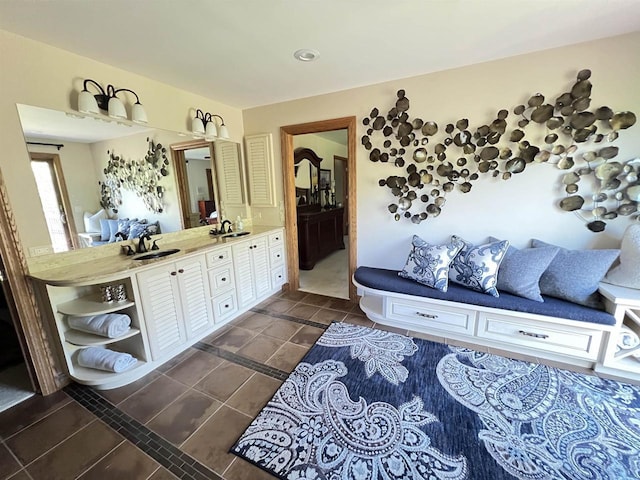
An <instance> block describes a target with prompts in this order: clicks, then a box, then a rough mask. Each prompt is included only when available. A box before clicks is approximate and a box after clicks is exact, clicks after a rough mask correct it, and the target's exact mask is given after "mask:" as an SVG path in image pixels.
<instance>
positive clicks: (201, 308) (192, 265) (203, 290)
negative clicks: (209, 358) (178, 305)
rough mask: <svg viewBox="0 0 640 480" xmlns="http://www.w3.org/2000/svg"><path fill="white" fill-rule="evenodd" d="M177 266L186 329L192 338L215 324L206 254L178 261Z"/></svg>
mask: <svg viewBox="0 0 640 480" xmlns="http://www.w3.org/2000/svg"><path fill="white" fill-rule="evenodd" d="M176 268H177V272H178V275H177V278H178V286H179V289H180V298H181V300H182V311H183V314H184V324H185V330H186V334H187V338H188V339H191V338H193V337H195V336H197V335H198V334H200V333H202V332H203V331H205V330H207V329H209V328H211V327H212V326H213V315H212V312H211V303H210V300H209V299H210V297H211V293H210V291H209V282H208V278H207V268H206V260H205V256H204V255H198V256H196V257H191V258H187V259H184V260H180V261H177V262H176Z"/></svg>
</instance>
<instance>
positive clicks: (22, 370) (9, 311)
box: [0, 258, 35, 412]
mask: <svg viewBox="0 0 640 480" xmlns="http://www.w3.org/2000/svg"><path fill="white" fill-rule="evenodd" d="M0 283H1V288H0V412H2V411H4V410H7V409H8V408H11V407H12V406H14V405H17V404H18V403H20V402H22V401H23V400H26V399H27V398H29V397H31V396H32V395H33V394H34V393H35V392H34V388H33V384H32V381H31V377H30V374H29V370H28V367H27V362H26V360H25V356H24V354H23V349H24V345H23V344H22V341H21V339H20V337H19V334H18V328H17V325H18V323H17V318H18V314H17V311H16V307H15V303H14V300H13V295H12V293H11V288H10V286H9V283H8V282H7V280H6V274H5V269H4V264H3V263H2V258H0Z"/></svg>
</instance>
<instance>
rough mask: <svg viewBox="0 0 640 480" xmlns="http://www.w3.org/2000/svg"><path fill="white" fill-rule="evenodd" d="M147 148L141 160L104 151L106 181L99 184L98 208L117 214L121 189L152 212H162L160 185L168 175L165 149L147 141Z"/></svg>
mask: <svg viewBox="0 0 640 480" xmlns="http://www.w3.org/2000/svg"><path fill="white" fill-rule="evenodd" d="M147 142H148V144H149V148H148V150H147V154H146V155H145V157H144V159H143V160H125V159H124V158H122V157H120V156H118V155H116V154H115V153H114V152H112V151H111V152H110V151H107V153H108V154H109V160H108V162H107V166H106V167H105V169H104V170H103V172H104V175H105V180H104V181H103V182H98V184H99V185H100V195H101V200H100V205H101V206H102V208H104V209H111V210H113V213H118V208H119V206H120V205H122V192H121V189H122V188H124V189H127V190H131V191H133V192H135V193H136V194H137V195H138V196H139V197H140V198H142V199H143V200H144V204H145V206H146V207H147V208H148V209H149V210H150V211H152V212H154V213H161V212H162V211H163V209H164V207H163V204H162V197H163V196H164V187H163V186H162V185H160V184H159V182H160V180H161V179H162V177H166V176H167V175H169V159H168V158H167V150H166V148H165V147H163V146H162V144H160V143H158V144H156V143H155V142H154V141H153V140H151V139H149V138H147Z"/></svg>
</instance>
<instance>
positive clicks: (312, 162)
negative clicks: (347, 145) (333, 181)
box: [293, 147, 322, 210]
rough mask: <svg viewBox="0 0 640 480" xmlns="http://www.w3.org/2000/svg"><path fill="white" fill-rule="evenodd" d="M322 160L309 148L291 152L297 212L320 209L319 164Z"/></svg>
mask: <svg viewBox="0 0 640 480" xmlns="http://www.w3.org/2000/svg"><path fill="white" fill-rule="evenodd" d="M321 163H322V158H320V157H318V155H316V153H315V152H314V151H313V150H311V149H310V148H302V147H301V148H296V149H295V151H294V152H293V164H294V172H295V176H296V180H295V185H296V205H297V206H298V210H312V209H313V208H318V209H319V207H320V191H319V178H320V164H321Z"/></svg>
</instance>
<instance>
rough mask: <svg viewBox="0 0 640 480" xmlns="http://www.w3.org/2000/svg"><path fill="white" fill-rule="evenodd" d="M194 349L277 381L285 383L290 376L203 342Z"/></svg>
mask: <svg viewBox="0 0 640 480" xmlns="http://www.w3.org/2000/svg"><path fill="white" fill-rule="evenodd" d="M192 347H193V348H195V349H197V350H200V351H202V352H207V353H210V354H212V355H215V356H217V357H220V358H222V359H224V360H228V361H230V362H233V363H235V364H236V365H240V366H242V367H246V368H249V369H251V370H253V371H254V372H258V373H262V374H264V375H267V376H269V377H272V378H275V379H276V380H282V381H285V380H286V379H287V377H288V376H289V374H288V373H287V372H285V371H284V370H280V369H278V368H275V367H271V366H269V365H265V364H263V363H260V362H257V361H255V360H252V359H250V358H247V357H243V356H242V355H238V354H237V353H233V352H230V351H228V350H225V349H223V348H220V347H216V346H214V345H209V344H207V343H203V342H196V343H194V344H193V345H192Z"/></svg>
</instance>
